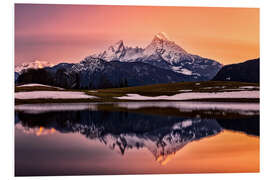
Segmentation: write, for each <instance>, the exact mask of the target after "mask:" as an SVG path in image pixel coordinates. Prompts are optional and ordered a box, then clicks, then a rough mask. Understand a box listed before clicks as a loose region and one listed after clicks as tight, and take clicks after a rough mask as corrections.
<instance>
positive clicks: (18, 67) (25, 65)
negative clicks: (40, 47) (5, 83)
mask: <svg viewBox="0 0 270 180" xmlns="http://www.w3.org/2000/svg"><path fill="white" fill-rule="evenodd" d="M52 66H54V64H52V63H50V62H47V61H39V60H36V61H33V62H29V63H22V64H21V65H16V66H15V72H17V73H21V72H22V71H23V70H25V69H30V68H32V69H41V68H44V67H52Z"/></svg>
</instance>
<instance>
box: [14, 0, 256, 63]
mask: <svg viewBox="0 0 270 180" xmlns="http://www.w3.org/2000/svg"><path fill="white" fill-rule="evenodd" d="M158 32H165V33H166V34H168V36H169V37H170V39H171V40H173V41H175V42H176V43H177V44H178V45H180V46H181V47H182V48H184V49H185V50H187V51H188V52H190V53H193V54H198V55H201V56H203V57H207V58H211V59H214V60H217V61H219V62H221V63H223V64H231V63H237V62H241V61H245V60H248V59H252V58H257V57H259V9H258V8H206V7H202V8H200V7H150V6H149V7H142V6H95V5H42V4H39V5H37V4H16V5H15V64H16V65H17V64H21V63H22V62H30V61H35V60H41V61H49V62H51V63H57V62H78V61H80V60H82V59H83V58H84V57H86V56H88V55H90V54H92V53H95V52H99V51H101V50H103V49H105V48H107V47H108V46H109V45H111V44H113V43H115V42H117V41H118V40H124V43H125V45H128V46H140V47H145V46H146V45H147V44H148V43H150V42H151V40H152V38H153V36H154V35H155V34H156V33H158Z"/></svg>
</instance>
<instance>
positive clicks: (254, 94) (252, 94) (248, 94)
mask: <svg viewBox="0 0 270 180" xmlns="http://www.w3.org/2000/svg"><path fill="white" fill-rule="evenodd" d="M116 98H117V99H124V100H142V101H143V100H192V99H218V98H260V95H259V91H238V92H218V93H180V94H175V95H172V96H155V97H150V96H142V95H139V94H127V95H126V96H122V97H116Z"/></svg>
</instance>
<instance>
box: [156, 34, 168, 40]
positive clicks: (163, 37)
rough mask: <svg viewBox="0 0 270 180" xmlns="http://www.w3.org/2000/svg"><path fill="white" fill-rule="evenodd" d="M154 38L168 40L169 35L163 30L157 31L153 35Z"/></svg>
mask: <svg viewBox="0 0 270 180" xmlns="http://www.w3.org/2000/svg"><path fill="white" fill-rule="evenodd" d="M154 39H160V40H165V41H169V37H168V36H167V34H166V33H164V32H159V33H157V34H156V35H155V37H154Z"/></svg>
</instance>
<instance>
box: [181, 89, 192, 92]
mask: <svg viewBox="0 0 270 180" xmlns="http://www.w3.org/2000/svg"><path fill="white" fill-rule="evenodd" d="M178 92H192V90H191V89H180V90H178Z"/></svg>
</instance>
